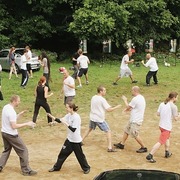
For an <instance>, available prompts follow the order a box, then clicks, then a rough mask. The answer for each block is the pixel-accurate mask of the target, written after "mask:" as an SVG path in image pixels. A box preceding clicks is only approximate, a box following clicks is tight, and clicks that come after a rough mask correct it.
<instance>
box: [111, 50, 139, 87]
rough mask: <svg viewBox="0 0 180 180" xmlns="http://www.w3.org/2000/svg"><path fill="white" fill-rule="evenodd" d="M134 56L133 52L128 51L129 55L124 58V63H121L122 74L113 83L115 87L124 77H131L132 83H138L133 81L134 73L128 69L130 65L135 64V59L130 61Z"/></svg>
mask: <svg viewBox="0 0 180 180" xmlns="http://www.w3.org/2000/svg"><path fill="white" fill-rule="evenodd" d="M131 56H132V51H131V50H128V53H127V54H126V55H124V56H123V58H122V61H121V66H120V74H119V76H118V77H117V78H116V79H115V81H114V82H113V85H117V81H118V80H119V79H121V78H122V77H124V76H129V77H130V79H131V81H132V83H137V81H136V80H134V79H133V75H132V71H131V69H130V68H129V67H128V64H130V63H133V62H134V59H131V60H129V58H130V57H131Z"/></svg>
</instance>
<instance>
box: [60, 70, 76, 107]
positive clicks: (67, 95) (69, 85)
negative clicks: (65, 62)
mask: <svg viewBox="0 0 180 180" xmlns="http://www.w3.org/2000/svg"><path fill="white" fill-rule="evenodd" d="M62 73H63V74H64V81H63V88H62V91H61V92H62V93H64V105H66V104H67V103H68V102H70V101H72V100H73V98H74V96H75V95H76V92H75V81H74V79H73V78H72V77H71V76H70V75H69V72H68V71H67V69H64V70H63V72H62Z"/></svg>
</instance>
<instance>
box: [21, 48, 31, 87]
mask: <svg viewBox="0 0 180 180" xmlns="http://www.w3.org/2000/svg"><path fill="white" fill-rule="evenodd" d="M26 63H27V50H26V49H24V54H23V55H22V56H21V73H22V80H21V87H22V88H24V89H25V88H26V85H27V82H28V79H29V76H28V72H27V66H26Z"/></svg>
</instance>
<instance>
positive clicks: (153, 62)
mask: <svg viewBox="0 0 180 180" xmlns="http://www.w3.org/2000/svg"><path fill="white" fill-rule="evenodd" d="M145 66H146V67H150V71H157V70H158V65H157V62H156V59H155V58H154V57H151V58H150V59H149V60H148V61H147V63H146V64H145Z"/></svg>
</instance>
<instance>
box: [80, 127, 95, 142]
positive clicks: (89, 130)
mask: <svg viewBox="0 0 180 180" xmlns="http://www.w3.org/2000/svg"><path fill="white" fill-rule="evenodd" d="M92 130H93V129H88V130H87V131H86V133H85V134H84V136H83V138H82V141H84V139H85V138H86V137H87V136H88V135H89V133H90V132H91V131H92Z"/></svg>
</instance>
